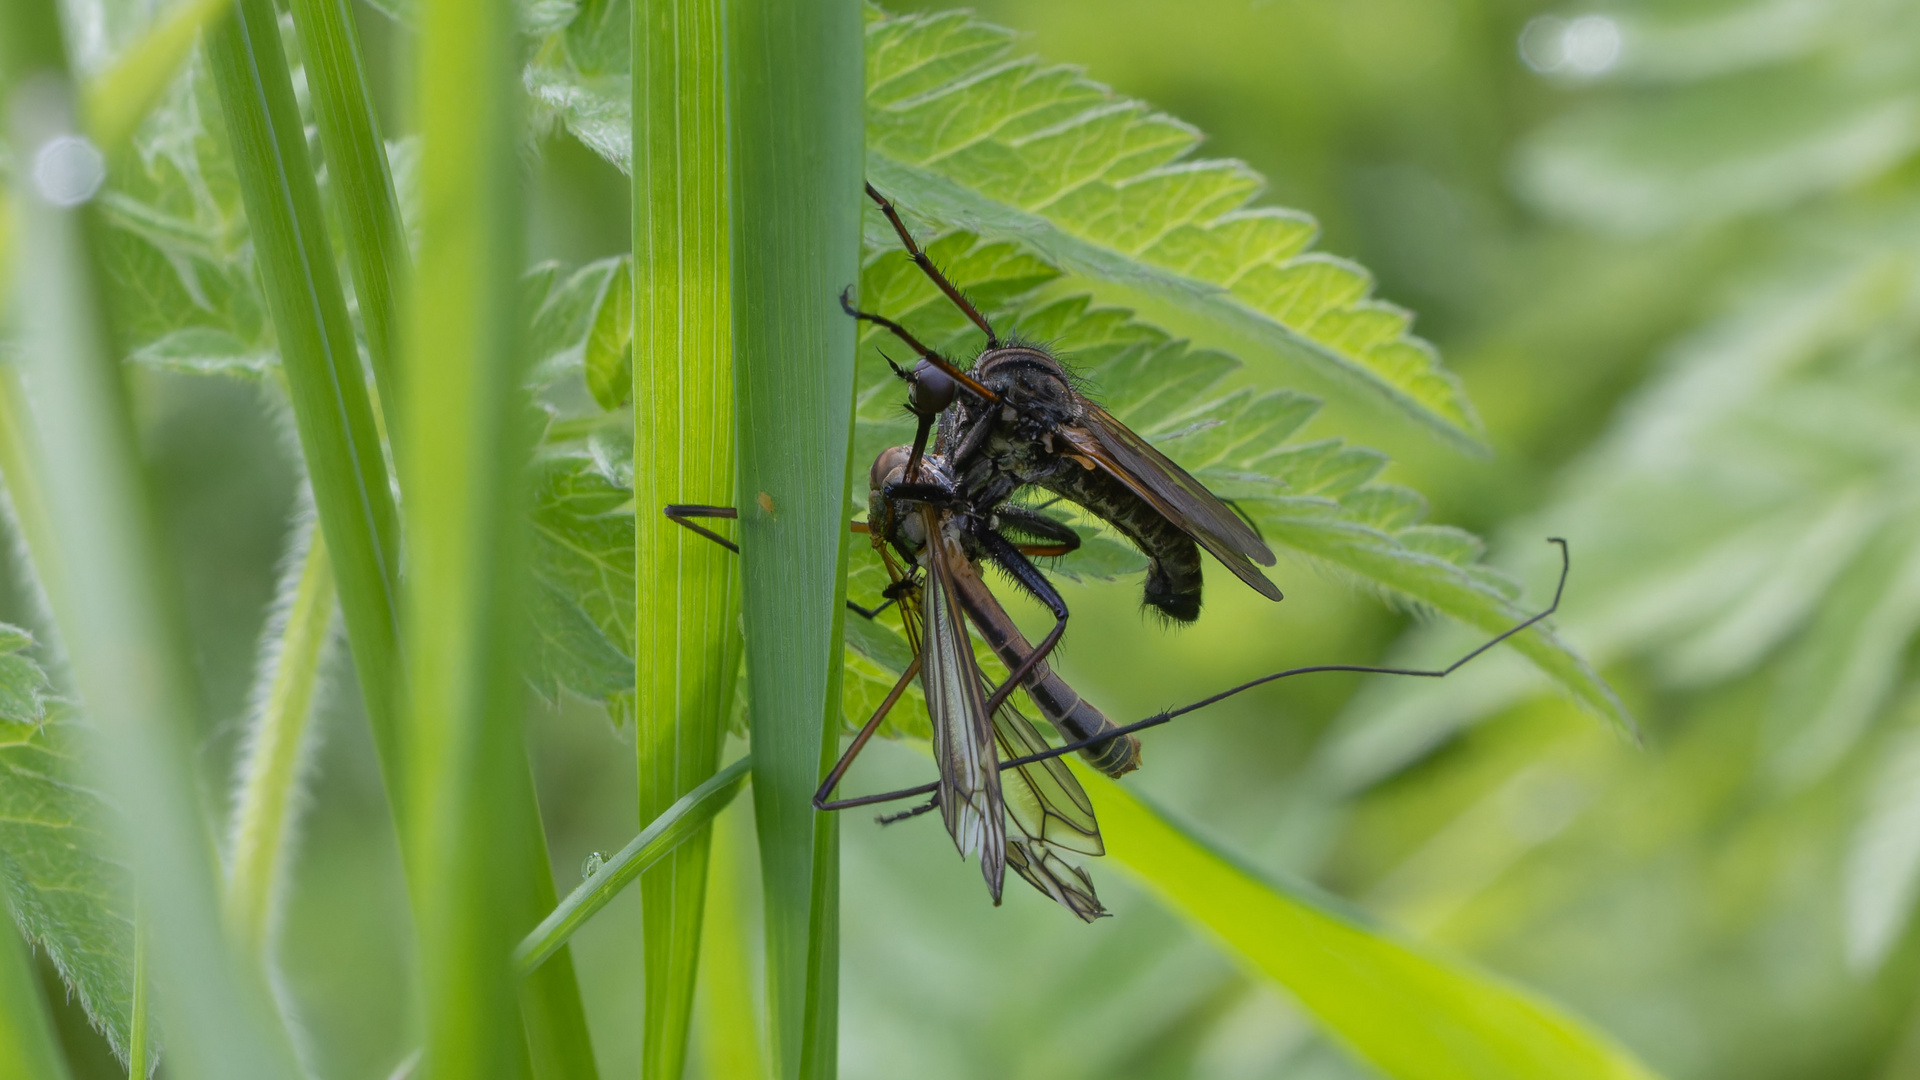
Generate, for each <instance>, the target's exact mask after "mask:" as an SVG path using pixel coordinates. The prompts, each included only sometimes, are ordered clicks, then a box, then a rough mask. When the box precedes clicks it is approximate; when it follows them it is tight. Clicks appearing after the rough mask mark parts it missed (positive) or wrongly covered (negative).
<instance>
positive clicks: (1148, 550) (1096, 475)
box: [1040, 461, 1200, 623]
mask: <svg viewBox="0 0 1920 1080" xmlns="http://www.w3.org/2000/svg"><path fill="white" fill-rule="evenodd" d="M1040 483H1041V486H1043V487H1045V488H1046V489H1047V490H1049V491H1051V492H1053V493H1054V494H1056V495H1059V496H1062V497H1064V498H1067V499H1071V500H1073V501H1074V502H1076V503H1079V504H1080V505H1081V506H1084V507H1086V508H1087V510H1088V511H1089V512H1091V513H1093V514H1094V515H1096V516H1098V517H1099V518H1100V519H1101V520H1102V521H1105V522H1106V523H1107V524H1109V525H1112V526H1113V527H1114V528H1115V529H1118V530H1120V532H1121V534H1122V535H1124V536H1125V537H1126V538H1127V539H1128V540H1131V541H1133V546H1134V547H1137V548H1139V549H1140V553H1141V554H1143V555H1145V556H1146V557H1147V584H1146V595H1145V596H1144V599H1145V601H1146V603H1147V605H1148V606H1150V607H1152V608H1154V609H1156V610H1158V611H1160V612H1161V613H1163V614H1165V615H1166V616H1167V617H1168V618H1170V619H1173V620H1174V621H1176V622H1183V623H1186V622H1192V621H1193V620H1195V619H1197V618H1199V617H1200V546H1199V545H1198V544H1195V543H1194V542H1193V538H1192V537H1190V536H1188V535H1187V534H1186V533H1184V532H1182V531H1181V530H1180V527H1179V526H1177V525H1175V524H1174V523H1173V522H1171V521H1168V520H1167V519H1166V517H1165V516H1163V515H1162V514H1161V513H1160V512H1159V511H1158V510H1155V509H1154V508H1153V507H1152V506H1151V505H1150V504H1148V503H1147V501H1146V500H1145V499H1142V498H1141V497H1140V496H1138V495H1136V494H1134V493H1133V491H1132V490H1131V489H1129V488H1128V487H1127V486H1126V485H1125V484H1123V483H1121V482H1120V481H1118V480H1116V479H1114V478H1113V477H1112V476H1111V475H1109V474H1107V473H1106V472H1104V471H1102V470H1099V469H1088V468H1082V467H1080V466H1078V465H1077V464H1075V463H1073V462H1071V461H1069V462H1067V463H1065V467H1063V468H1061V469H1059V470H1056V471H1055V472H1054V473H1053V474H1052V475H1051V476H1049V477H1047V478H1045V479H1043V480H1041V481H1040Z"/></svg>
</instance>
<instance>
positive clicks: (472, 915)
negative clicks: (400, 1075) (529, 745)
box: [398, 0, 548, 1080]
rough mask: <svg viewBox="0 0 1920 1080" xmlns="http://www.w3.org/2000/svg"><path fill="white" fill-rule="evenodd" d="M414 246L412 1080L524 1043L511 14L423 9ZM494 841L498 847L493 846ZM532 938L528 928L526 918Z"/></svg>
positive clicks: (477, 1074)
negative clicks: (417, 1067)
mask: <svg viewBox="0 0 1920 1080" xmlns="http://www.w3.org/2000/svg"><path fill="white" fill-rule="evenodd" d="M419 40H420V55H419V83H418V87H419V90H418V94H419V96H418V100H417V103H416V110H417V115H418V116H419V118H420V128H421V139H422V143H423V152H422V155H421V178H420V180H421V194H420V197H421V207H422V215H423V217H422V225H423V235H422V246H421V250H420V261H419V264H418V268H417V271H416V274H415V276H414V280H413V283H412V287H411V289H410V298H411V301H412V304H413V307H412V311H411V315H410V318H409V322H408V332H407V337H406V350H405V353H404V361H403V369H404V370H405V371H407V373H408V374H407V378H408V382H409V384H410V386H411V388H412V392H410V393H407V394H404V395H403V399H404V404H405V412H404V414H403V418H402V419H403V421H404V422H403V423H401V424H400V425H399V428H400V432H401V436H402V438H403V440H404V450H403V452H402V453H401V454H399V455H398V456H399V460H400V462H401V465H402V468H403V470H404V472H403V480H404V482H405V486H406V491H407V527H408V552H409V563H408V578H407V582H406V588H407V593H406V598H405V605H406V611H407V616H408V617H407V620H406V626H407V630H408V635H407V673H408V681H407V685H408V711H407V724H406V735H407V755H406V762H407V769H408V780H407V785H406V790H405V792H404V796H405V805H406V812H405V814H404V815H403V823H404V825H405V827H406V829H407V831H408V833H409V834H410V835H411V837H412V844H411V851H412V853H413V858H412V860H411V861H412V867H411V885H412V894H413V904H414V911H415V926H416V928H417V933H418V935H419V942H420V945H419V947H420V973H421V982H422V996H423V999H424V1000H423V1007H422V1019H423V1020H424V1030H425V1035H426V1045H425V1056H424V1059H423V1061H422V1069H423V1070H424V1071H425V1073H426V1074H428V1075H432V1076H438V1077H448V1078H451V1077H460V1078H462V1080H469V1078H471V1080H485V1078H489V1077H499V1078H507V1077H516V1076H519V1075H520V1074H521V1073H522V1071H523V1068H524V1062H525V1061H526V1053H527V1051H526V1043H525V1040H524V1038H523V1036H522V1024H521V1021H520V1010H519V1008H518V1002H517V1000H516V996H517V992H518V984H519V979H518V978H517V977H516V975H515V973H514V970H513V965H512V963H511V960H510V958H509V954H510V953H511V951H512V948H513V945H514V942H515V940H516V938H517V937H518V936H519V934H520V933H521V932H522V931H523V930H524V924H522V923H520V922H519V914H520V913H519V912H518V911H516V910H515V905H513V904H510V903H503V902H501V898H502V897H512V896H515V895H519V894H520V891H521V890H522V889H524V887H525V884H526V881H527V879H528V877H529V875H532V874H535V873H547V872H548V870H547V868H546V867H544V866H542V867H535V866H532V865H529V863H530V860H529V859H528V858H527V857H526V852H527V849H528V848H529V847H530V846H531V845H527V844H521V843H515V842H513V839H512V838H514V837H516V836H522V835H524V834H522V833H519V832H517V831H516V830H518V829H520V828H523V827H524V826H525V825H526V823H527V818H526V817H525V816H524V815H516V814H515V813H514V812H513V809H512V808H511V807H509V806H508V805H507V800H503V799H501V798H500V797H499V793H500V792H502V791H508V790H511V789H512V788H513V787H515V786H517V785H518V784H520V783H522V782H523V775H524V770H525V768H526V765H525V752H524V750H523V748H522V745H521V731H520V718H521V712H522V709H523V699H524V696H525V691H526V687H525V683H524V682H523V681H522V676H521V672H520V665H519V663H518V661H519V657H520V652H521V649H520V640H519V639H520V632H521V628H522V622H523V620H522V618H521V614H520V613H521V602H522V599H523V597H522V594H523V592H524V589H523V584H524V583H523V581H522V580H521V578H522V576H523V573H524V570H525V568H526V558H525V556H524V551H525V547H526V543H525V537H524V535H523V532H524V528H525V521H526V508H525V487H526V485H525V479H526V478H525V470H526V461H527V451H528V448H529V446H530V444H531V436H532V432H531V430H529V423H528V419H529V418H528V417H527V415H526V413H525V411H524V401H523V399H522V397H521V394H520V385H521V379H522V367H523V365H522V363H521V351H520V347H519V327H518V325H517V322H518V315H519V304H518V278H519V261H520V237H521V232H520V230H521V191H520V184H521V169H520V162H519V160H518V158H517V139H518V137H519V130H518V129H519V123H518V119H517V117H518V111H517V110H518V109H519V106H520V98H519V90H518V88H517V86H516V85H515V84H514V69H515V65H516V59H515V42H514V34H513V9H512V6H511V5H510V4H509V3H507V2H506V0H482V2H479V3H474V2H470V0H427V2H426V3H424V4H423V5H422V6H421V22H420V36H419ZM503 837H504V838H508V842H507V843H504V844H503V843H501V839H502V838H503ZM529 921H530V920H529Z"/></svg>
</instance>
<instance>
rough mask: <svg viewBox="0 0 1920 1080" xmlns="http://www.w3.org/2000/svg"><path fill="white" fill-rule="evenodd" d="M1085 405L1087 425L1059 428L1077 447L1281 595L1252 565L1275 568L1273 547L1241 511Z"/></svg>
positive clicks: (1262, 590)
mask: <svg viewBox="0 0 1920 1080" xmlns="http://www.w3.org/2000/svg"><path fill="white" fill-rule="evenodd" d="M1083 408H1084V409H1085V413H1084V416H1083V420H1084V421H1085V425H1086V426H1085V427H1074V426H1072V425H1067V426H1063V427H1062V428H1060V429H1059V432H1060V435H1061V436H1062V437H1064V438H1065V440H1066V441H1067V443H1068V444H1069V445H1071V446H1072V447H1073V448H1074V450H1076V451H1077V452H1079V453H1081V454H1083V455H1085V456H1086V457H1087V458H1089V459H1091V460H1092V461H1093V462H1094V464H1096V465H1098V466H1099V467H1100V468H1101V469H1103V470H1105V471H1106V472H1108V473H1109V474H1111V475H1112V476H1113V477H1114V478H1115V479H1117V480H1119V481H1120V482H1121V483H1123V484H1125V485H1126V486H1127V487H1128V488H1129V489H1130V490H1132V491H1133V492H1134V493H1135V494H1137V495H1139V496H1140V497H1141V498H1143V499H1145V500H1146V501H1147V503H1148V504H1149V505H1151V506H1152V507H1153V508H1154V509H1155V510H1157V511H1159V512H1160V515H1161V516H1162V517H1164V518H1166V519H1167V520H1168V521H1171V522H1173V523H1174V524H1175V525H1178V526H1179V527H1180V528H1181V530H1182V531H1183V532H1185V533H1186V534H1187V535H1188V536H1191V537H1193V538H1194V540H1196V541H1198V542H1199V544H1200V546H1201V547H1204V548H1206V549H1207V550H1208V551H1210V552H1212V553H1213V557H1214V558H1216V559H1219V560H1220V562H1221V563H1222V564H1223V565H1225V566H1226V568H1227V569H1229V570H1231V571H1233V573H1234V576H1236V577H1238V578H1239V579H1240V580H1241V581H1244V582H1246V583H1247V584H1248V585H1251V586H1252V587H1253V589H1254V591H1256V592H1258V593H1259V594H1260V595H1262V596H1264V597H1266V598H1267V599H1269V600H1278V599H1280V590H1279V588H1277V587H1276V586H1275V585H1274V584H1273V582H1271V581H1268V580H1267V578H1266V575H1265V574H1262V573H1261V572H1260V571H1259V570H1258V569H1257V568H1256V567H1255V566H1254V565H1253V564H1254V563H1256V562H1257V563H1259V564H1260V565H1261V566H1272V565H1273V562H1274V559H1273V551H1272V550H1271V549H1270V548H1268V547H1267V545H1266V542H1265V541H1263V540H1261V539H1260V537H1259V536H1258V535H1257V534H1256V533H1255V532H1254V531H1253V530H1252V529H1251V528H1249V527H1248V526H1247V523H1246V522H1244V521H1242V520H1240V515H1238V514H1236V513H1234V512H1233V510H1232V509H1231V508H1229V507H1228V506H1227V504H1226V503H1223V502H1221V501H1220V500H1219V498H1217V497H1216V496H1215V495H1214V494H1213V492H1211V491H1208V490H1207V487H1206V485H1205V484H1202V483H1201V482H1200V481H1198V480H1195V479H1194V478H1193V476H1192V474H1190V473H1188V472H1187V470H1185V469H1183V468H1181V467H1180V466H1178V465H1175V464H1174V463H1173V461H1172V460H1171V459H1169V458H1168V457H1167V456H1166V455H1165V454H1162V453H1161V452H1160V451H1158V450H1155V449H1154V448H1153V445H1152V444H1151V443H1149V442H1147V440H1145V439H1143V438H1141V437H1140V436H1138V435H1136V434H1134V433H1133V431H1132V429H1130V428H1128V427H1127V426H1126V425H1125V424H1122V423H1121V422H1120V421H1118V420H1115V419H1114V418H1113V417H1112V415H1110V414H1109V413H1108V412H1107V411H1106V410H1105V409H1102V408H1101V407H1099V406H1098V405H1094V404H1092V403H1087V404H1086V405H1084V406H1083Z"/></svg>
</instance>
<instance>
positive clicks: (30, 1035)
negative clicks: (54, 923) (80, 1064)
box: [0, 926, 72, 1080]
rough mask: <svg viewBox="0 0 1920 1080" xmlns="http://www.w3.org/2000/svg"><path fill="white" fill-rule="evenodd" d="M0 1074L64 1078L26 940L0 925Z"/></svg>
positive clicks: (56, 1040)
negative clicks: (28, 954) (2, 939)
mask: <svg viewBox="0 0 1920 1080" xmlns="http://www.w3.org/2000/svg"><path fill="white" fill-rule="evenodd" d="M0 938H4V939H5V940H4V941H0V1076H18V1077H34V1078H36V1080H67V1077H69V1076H71V1075H72V1074H71V1073H69V1072H67V1059H66V1058H65V1057H64V1056H62V1055H61V1053H60V1040H59V1037H58V1036H57V1035H55V1034H54V1030H53V1018H52V1017H51V1016H49V1015H48V1014H47V1003H46V1000H45V999H43V998H42V997H41V996H40V983H39V981H38V980H36V979H35V978H34V977H33V963H32V961H31V960H30V959H29V958H28V956H27V949H26V943H25V942H23V941H21V940H20V936H19V935H18V934H15V933H14V932H13V931H12V930H11V929H9V928H7V927H4V926H0Z"/></svg>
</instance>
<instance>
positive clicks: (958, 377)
mask: <svg viewBox="0 0 1920 1080" xmlns="http://www.w3.org/2000/svg"><path fill="white" fill-rule="evenodd" d="M840 309H841V310H842V311H845V312H846V313H847V314H849V315H851V316H853V317H854V318H856V319H859V320H861V321H863V322H870V323H872V324H873V325H875V326H878V327H880V328H882V329H884V330H887V331H889V332H891V333H892V334H893V336H894V337H897V338H899V339H900V340H901V341H903V342H906V345H907V348H909V349H912V350H913V351H914V352H915V353H917V354H919V355H920V356H923V357H925V358H926V359H927V361H928V362H929V363H931V364H932V365H933V366H934V367H937V368H939V369H940V370H941V371H944V372H946V373H947V375H948V376H949V377H951V378H952V379H953V380H954V381H955V382H957V383H959V384H960V385H961V386H964V387H966V388H967V390H968V392H969V393H972V394H973V395H974V396H975V397H978V398H979V399H980V400H982V401H987V402H994V401H999V400H1000V395H998V394H996V393H994V392H993V391H991V390H989V389H987V388H986V387H984V386H981V385H980V384H979V383H977V382H975V381H974V379H973V376H971V375H968V374H967V373H966V372H964V371H961V370H960V369H959V368H957V367H954V366H953V361H951V360H948V359H947V358H946V357H944V356H941V355H940V354H939V353H937V352H934V351H933V350H932V349H929V348H927V347H926V346H925V345H922V344H921V343H920V339H919V338H916V337H914V336H913V334H911V333H909V332H908V330H907V328H906V327H904V326H901V325H900V324H899V323H897V322H894V321H893V320H892V319H889V318H887V317H886V316H885V315H875V314H873V313H872V312H870V311H861V310H860V309H859V308H856V307H854V306H853V287H852V286H848V287H847V289H846V291H844V292H842V293H841V294H840Z"/></svg>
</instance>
